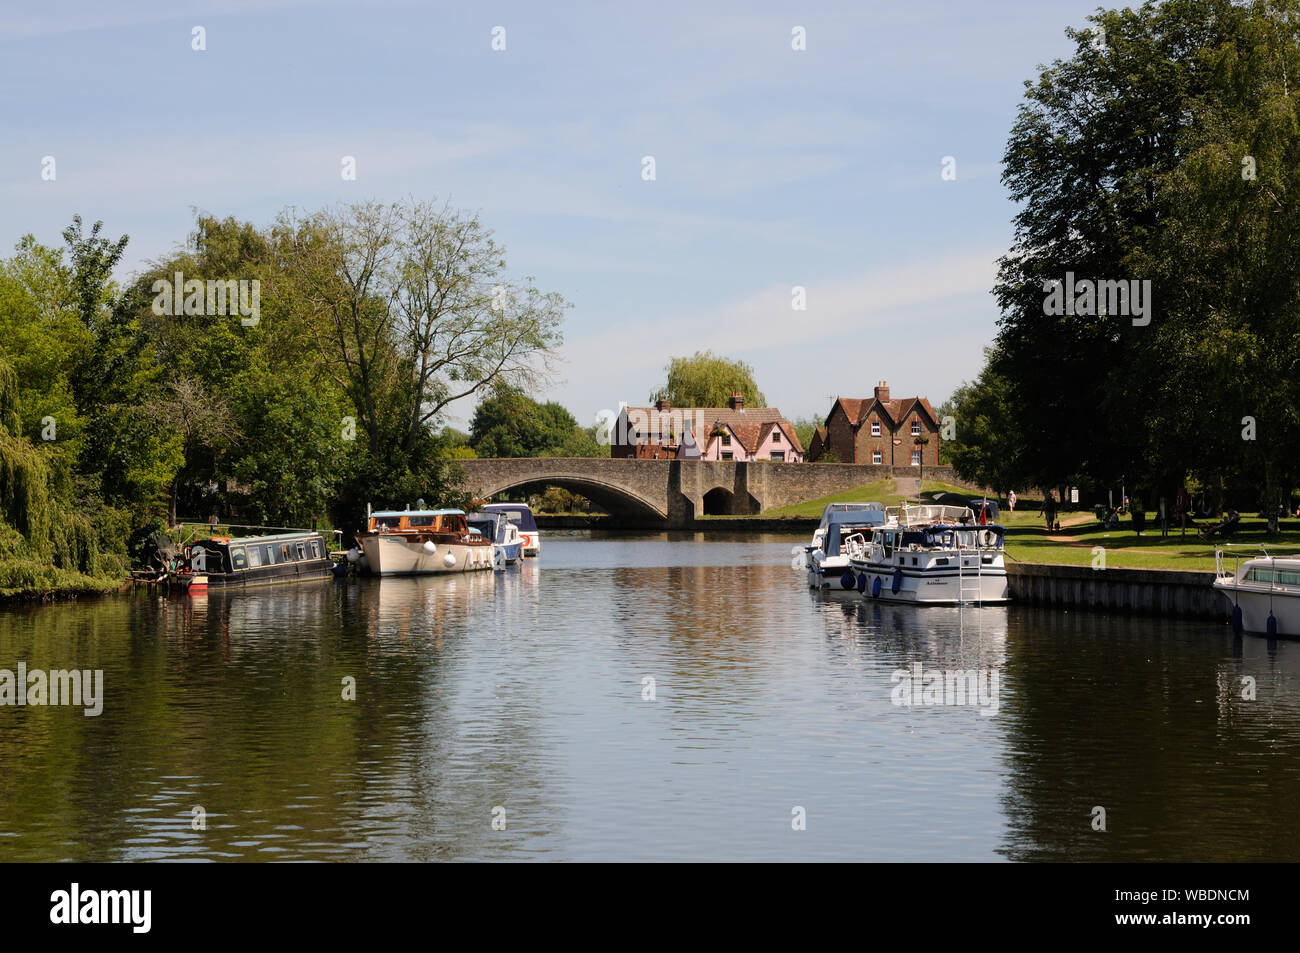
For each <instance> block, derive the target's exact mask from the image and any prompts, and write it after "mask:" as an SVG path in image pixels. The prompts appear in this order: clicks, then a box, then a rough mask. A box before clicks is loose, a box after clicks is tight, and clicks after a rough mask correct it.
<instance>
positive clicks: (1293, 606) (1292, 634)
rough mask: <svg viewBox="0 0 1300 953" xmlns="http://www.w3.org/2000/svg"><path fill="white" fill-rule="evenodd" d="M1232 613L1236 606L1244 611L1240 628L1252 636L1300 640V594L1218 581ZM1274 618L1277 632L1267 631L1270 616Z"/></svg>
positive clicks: (1219, 588) (1215, 586)
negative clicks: (1270, 590)
mask: <svg viewBox="0 0 1300 953" xmlns="http://www.w3.org/2000/svg"><path fill="white" fill-rule="evenodd" d="M1214 588H1215V589H1218V590H1219V592H1220V593H1221V594H1222V596H1223V600H1224V605H1225V606H1226V608H1227V611H1228V612H1229V614H1231V612H1232V608H1233V606H1239V607H1240V608H1241V629H1242V631H1243V632H1249V633H1250V634H1252V635H1268V636H1274V637H1277V638H1287V639H1298V638H1300V593H1288V592H1281V591H1278V590H1276V589H1275V590H1273V591H1272V592H1269V591H1268V590H1267V589H1252V588H1251V587H1250V586H1248V585H1247V586H1237V585H1234V583H1233V582H1231V581H1229V582H1227V583H1220V582H1215V583H1214ZM1270 614H1271V615H1272V616H1273V618H1274V626H1275V627H1274V630H1273V631H1272V632H1269V630H1268V617H1269V615H1270Z"/></svg>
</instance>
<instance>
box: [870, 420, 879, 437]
mask: <svg viewBox="0 0 1300 953" xmlns="http://www.w3.org/2000/svg"><path fill="white" fill-rule="evenodd" d="M871 436H873V437H879V436H880V421H879V420H873V421H871Z"/></svg>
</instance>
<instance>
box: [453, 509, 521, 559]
mask: <svg viewBox="0 0 1300 953" xmlns="http://www.w3.org/2000/svg"><path fill="white" fill-rule="evenodd" d="M466 522H467V523H469V528H470V532H478V533H479V534H480V535H481V536H483V537H484V538H485V539H490V540H491V541H492V562H493V564H494V565H497V566H513V565H514V564H515V563H517V562H518V561H519V560H520V559H521V558H522V557H523V554H524V541H523V537H522V536H521V535H520V533H519V527H518V526H516V525H515V524H514V523H512V522H510V520H509V519H507V518H506V514H504V513H471V514H470V515H469V516H468V517H466Z"/></svg>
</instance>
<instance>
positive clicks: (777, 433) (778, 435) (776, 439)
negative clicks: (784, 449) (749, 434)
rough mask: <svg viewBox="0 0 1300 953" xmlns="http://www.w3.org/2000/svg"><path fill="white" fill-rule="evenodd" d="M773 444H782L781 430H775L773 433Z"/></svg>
mask: <svg viewBox="0 0 1300 953" xmlns="http://www.w3.org/2000/svg"><path fill="white" fill-rule="evenodd" d="M772 442H773V443H780V442H781V431H779V430H773V431H772Z"/></svg>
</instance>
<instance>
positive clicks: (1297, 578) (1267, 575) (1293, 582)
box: [1246, 568, 1300, 586]
mask: <svg viewBox="0 0 1300 953" xmlns="http://www.w3.org/2000/svg"><path fill="white" fill-rule="evenodd" d="M1246 581H1247V582H1271V583H1276V584H1277V585H1279V586H1300V572H1287V571H1285V570H1281V569H1279V570H1273V569H1260V568H1255V569H1248V570H1246Z"/></svg>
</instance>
